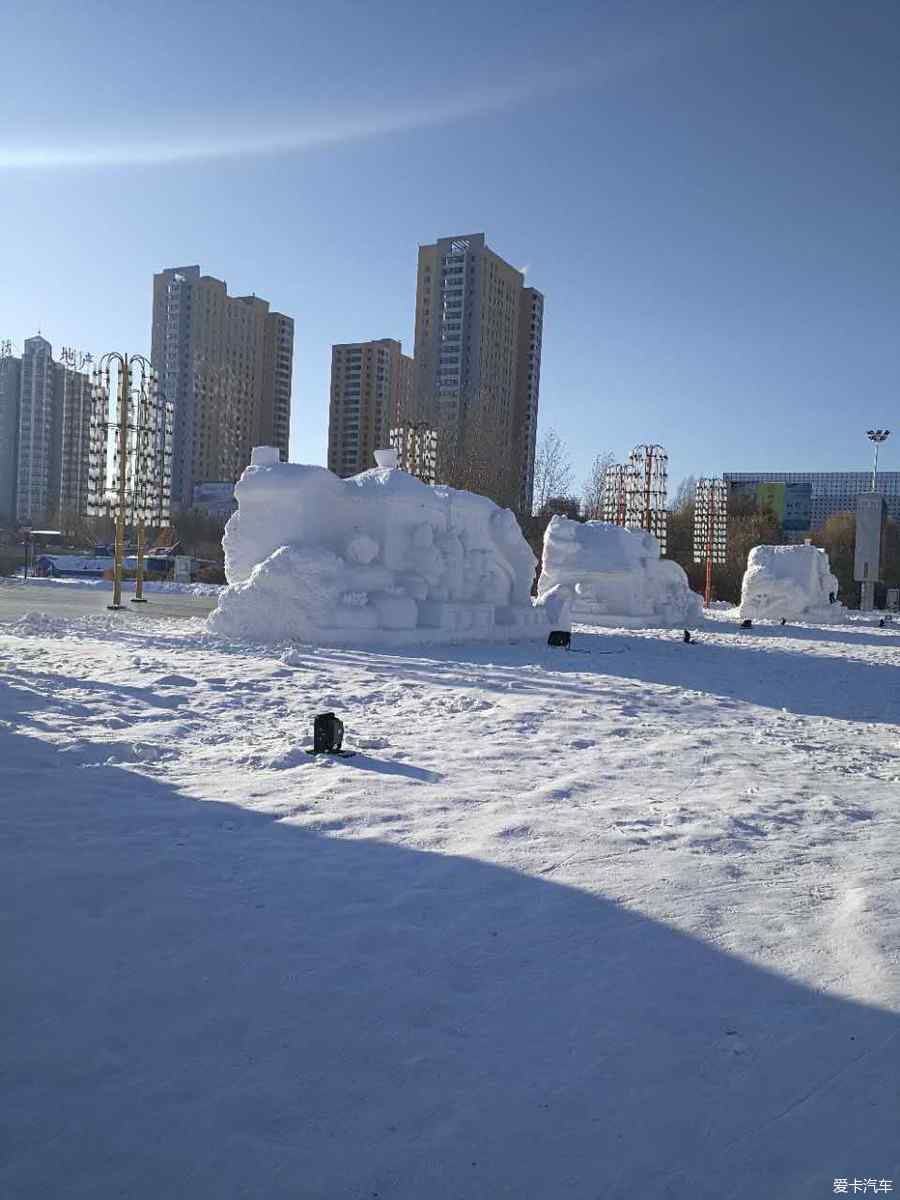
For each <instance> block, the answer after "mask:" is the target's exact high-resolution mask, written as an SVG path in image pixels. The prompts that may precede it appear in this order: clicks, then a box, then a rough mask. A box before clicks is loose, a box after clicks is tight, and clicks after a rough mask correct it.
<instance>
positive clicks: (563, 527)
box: [538, 517, 703, 629]
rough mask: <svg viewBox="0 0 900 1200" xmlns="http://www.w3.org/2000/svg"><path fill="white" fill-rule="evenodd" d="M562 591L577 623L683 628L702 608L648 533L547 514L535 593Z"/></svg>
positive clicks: (540, 596)
mask: <svg viewBox="0 0 900 1200" xmlns="http://www.w3.org/2000/svg"><path fill="white" fill-rule="evenodd" d="M561 592H568V593H569V594H570V595H571V606H570V615H571V618H572V620H573V621H578V622H580V623H581V624H582V625H602V626H609V627H612V628H626V629H641V628H655V627H657V626H665V627H670V626H681V628H684V627H685V626H690V625H694V624H696V622H697V621H698V620H699V619H700V616H701V614H702V612H703V601H702V600H701V598H700V597H699V596H698V595H697V594H696V593H695V592H692V591H691V590H690V587H689V586H688V579H687V575H685V573H684V571H683V570H682V569H681V567H679V565H678V563H675V562H671V561H670V560H669V559H662V558H660V554H659V543H658V542H657V540H656V538H655V537H654V536H653V535H652V534H651V533H645V532H644V531H643V530H639V529H638V530H631V529H622V528H621V527H620V526H619V525H610V524H607V523H606V522H605V521H586V522H584V523H582V522H580V521H570V520H569V519H568V518H567V517H553V518H552V519H551V521H550V524H549V525H548V526H547V532H546V533H545V534H544V558H543V567H542V570H541V577H540V579H539V580H538V599H546V598H547V597H549V596H551V595H552V594H553V593H561Z"/></svg>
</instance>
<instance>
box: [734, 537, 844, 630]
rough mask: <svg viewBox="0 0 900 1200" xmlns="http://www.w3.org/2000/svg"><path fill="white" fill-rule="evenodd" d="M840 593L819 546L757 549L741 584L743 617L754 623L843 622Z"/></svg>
mask: <svg viewBox="0 0 900 1200" xmlns="http://www.w3.org/2000/svg"><path fill="white" fill-rule="evenodd" d="M837 593H838V581H837V579H836V578H835V576H834V575H832V573H831V564H830V563H829V561H828V555H827V553H826V552H825V551H824V550H821V549H820V548H819V547H818V546H754V547H753V549H752V550H751V551H750V555H749V557H748V559H747V570H746V571H745V572H744V580H743V583H742V584H741V608H740V615H741V617H744V618H747V617H749V618H751V619H752V620H755V621H780V620H781V619H782V618H784V619H786V620H789V621H812V622H816V623H818V622H823V621H840V620H843V617H844V613H845V611H846V610H845V609H844V606H843V604H838V603H837V601H836V597H837ZM832 598H834V602H833V603H832V602H831V600H832Z"/></svg>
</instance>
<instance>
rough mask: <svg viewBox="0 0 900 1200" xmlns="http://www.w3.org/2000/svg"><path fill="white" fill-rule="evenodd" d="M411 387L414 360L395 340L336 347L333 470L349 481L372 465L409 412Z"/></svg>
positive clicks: (331, 438) (330, 428)
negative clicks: (394, 429) (379, 451)
mask: <svg viewBox="0 0 900 1200" xmlns="http://www.w3.org/2000/svg"><path fill="white" fill-rule="evenodd" d="M413 388H414V376H413V360H412V359H411V358H410V357H409V355H407V354H404V353H403V350H402V347H401V344H400V342H398V341H395V340H394V339H393V338H378V339H376V340H375V341H371V342H346V343H341V344H340V345H336V346H332V348H331V401H330V407H329V412H328V469H329V471H333V472H334V473H335V475H340V476H341V478H342V479H345V478H347V477H348V476H350V475H358V474H359V472H360V471H367V470H368V469H369V468H370V467H374V465H375V461H374V459H373V457H372V456H373V453H374V451H375V450H380V449H385V448H387V447H389V446H390V444H391V441H390V434H391V429H392V428H394V427H395V426H397V425H399V424H400V423H401V422H402V421H404V420H406V419H408V418H409V416H410V414H411V410H412V402H413Z"/></svg>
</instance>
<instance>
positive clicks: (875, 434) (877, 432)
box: [866, 429, 891, 492]
mask: <svg viewBox="0 0 900 1200" xmlns="http://www.w3.org/2000/svg"><path fill="white" fill-rule="evenodd" d="M890 436H891V431H890V430H889V429H867V430H866V437H867V438H868V439H869V441H870V442H874V443H875V464H874V466H873V467H872V491H873V492H874V491H876V490H877V487H878V485H877V483H876V478H877V475H878V447H879V446H880V445H881V443H882V442H886V441H887V440H888V438H889V437H890Z"/></svg>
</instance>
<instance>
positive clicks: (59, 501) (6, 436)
mask: <svg viewBox="0 0 900 1200" xmlns="http://www.w3.org/2000/svg"><path fill="white" fill-rule="evenodd" d="M62 357H63V359H64V361H62V362H56V361H54V358H53V347H52V346H51V344H50V343H49V342H48V341H47V339H46V338H44V337H41V336H40V335H38V336H37V337H33V338H28V340H27V341H26V342H25V349H24V351H23V353H22V356H21V358H17V357H15V356H14V355H13V354H12V353H11V349H10V343H9V342H5V343H3V345H2V346H0V519H3V520H8V521H18V522H20V523H22V524H33V523H34V522H35V521H46V520H53V521H57V520H59V519H61V518H62V517H63V516H68V517H76V516H84V515H85V514H86V512H87V479H88V466H89V458H90V425H91V394H92V393H91V380H90V377H89V376H88V375H87V374H85V373H84V372H82V371H79V370H76V369H75V368H74V358H73V356H72V353H71V352H68V351H65V350H64V351H63V354H62Z"/></svg>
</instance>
